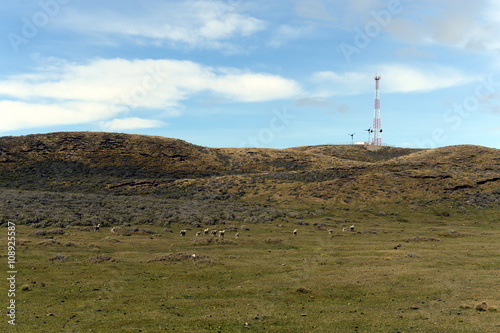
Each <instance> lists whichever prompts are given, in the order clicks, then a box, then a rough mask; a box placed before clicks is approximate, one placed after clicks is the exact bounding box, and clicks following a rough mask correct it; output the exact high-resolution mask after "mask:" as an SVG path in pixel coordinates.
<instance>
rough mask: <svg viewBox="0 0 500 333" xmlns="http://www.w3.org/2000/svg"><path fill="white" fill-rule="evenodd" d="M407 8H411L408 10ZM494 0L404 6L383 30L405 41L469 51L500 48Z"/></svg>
mask: <svg viewBox="0 0 500 333" xmlns="http://www.w3.org/2000/svg"><path fill="white" fill-rule="evenodd" d="M408 7H411V8H408ZM498 13H500V3H499V2H498V1H497V0H478V1H468V0H443V1H439V2H438V1H431V0H424V1H419V2H415V1H414V2H412V3H411V4H406V5H405V11H404V12H403V13H402V14H401V15H398V16H397V17H394V18H393V19H392V20H391V22H390V24H389V25H388V26H387V28H386V30H387V32H389V33H390V34H391V35H393V36H394V37H396V38H398V39H402V40H404V41H406V42H410V43H417V44H429V45H434V44H437V45H444V46H449V47H456V48H461V49H466V50H469V51H492V50H499V49H500V37H499V36H498V33H497V31H498V30H499V29H500V21H499V19H498V17H499V16H498Z"/></svg>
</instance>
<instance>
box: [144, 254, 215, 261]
mask: <svg viewBox="0 0 500 333" xmlns="http://www.w3.org/2000/svg"><path fill="white" fill-rule="evenodd" d="M186 260H191V261H193V262H195V263H204V264H212V263H214V260H213V259H212V258H211V257H209V256H207V255H204V254H194V253H193V254H188V253H183V252H179V253H169V254H165V255H161V256H157V257H156V258H153V259H150V260H148V261H147V262H148V263H151V262H159V261H167V262H179V261H186Z"/></svg>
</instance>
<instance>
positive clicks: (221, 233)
mask: <svg viewBox="0 0 500 333" xmlns="http://www.w3.org/2000/svg"><path fill="white" fill-rule="evenodd" d="M225 232H226V230H221V231H219V237H220V238H224V233H225Z"/></svg>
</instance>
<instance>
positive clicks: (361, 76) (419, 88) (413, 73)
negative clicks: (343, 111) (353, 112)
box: [312, 64, 477, 96]
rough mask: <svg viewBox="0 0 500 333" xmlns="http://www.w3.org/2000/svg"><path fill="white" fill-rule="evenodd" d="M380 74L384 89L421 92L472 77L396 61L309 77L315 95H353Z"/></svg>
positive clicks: (444, 86)
mask: <svg viewBox="0 0 500 333" xmlns="http://www.w3.org/2000/svg"><path fill="white" fill-rule="evenodd" d="M375 73H379V74H381V75H382V82H383V83H381V84H383V89H384V92H394V93H410V92H424V91H432V90H438V89H443V88H449V87H454V86H459V85H462V84H466V83H469V82H472V81H474V80H476V79H477V78H476V77H471V76H467V75H465V74H462V73H460V72H459V71H457V70H455V69H451V68H447V67H442V66H431V65H426V66H425V67H422V68H419V67H411V66H406V65H400V64H384V65H379V66H372V67H370V68H367V69H366V70H365V71H363V72H347V73H335V72H330V71H326V72H317V73H314V74H313V76H312V81H313V83H314V84H315V85H316V86H317V88H316V89H317V94H318V95H319V96H332V95H356V94H359V93H364V92H368V91H372V90H373V83H370V82H373V75H374V74H375Z"/></svg>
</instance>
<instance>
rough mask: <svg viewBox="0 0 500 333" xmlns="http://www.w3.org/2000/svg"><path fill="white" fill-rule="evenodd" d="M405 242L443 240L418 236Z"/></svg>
mask: <svg viewBox="0 0 500 333" xmlns="http://www.w3.org/2000/svg"><path fill="white" fill-rule="evenodd" d="M404 241H405V242H440V241H441V240H440V239H438V238H433V237H425V236H417V237H411V238H406V239H405V240H404Z"/></svg>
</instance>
